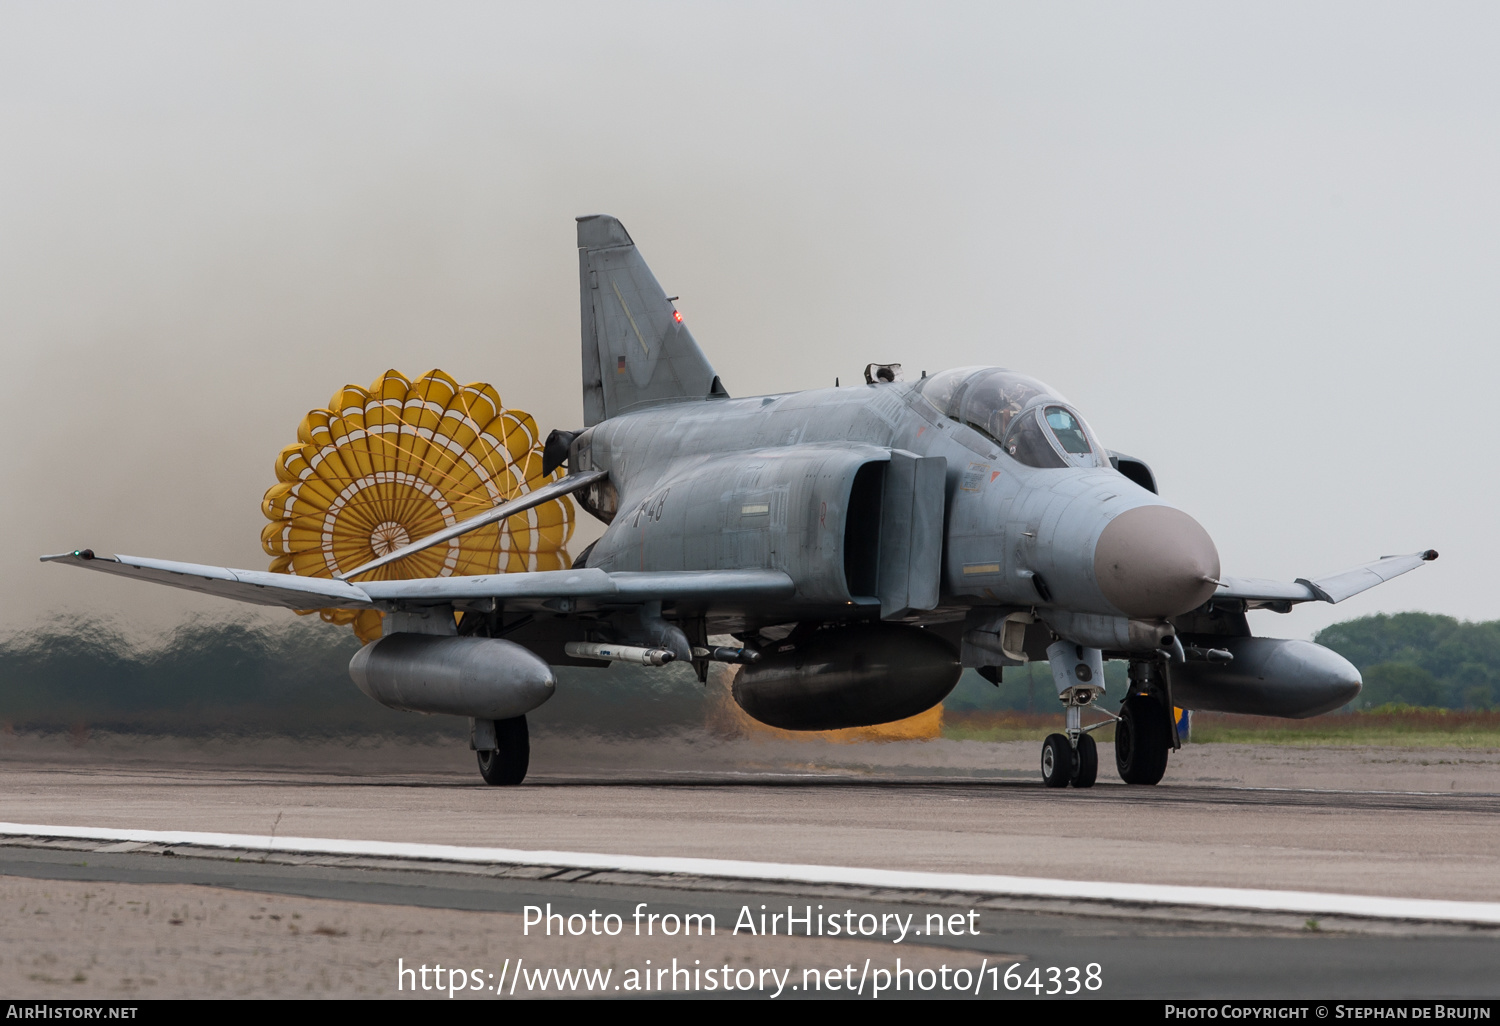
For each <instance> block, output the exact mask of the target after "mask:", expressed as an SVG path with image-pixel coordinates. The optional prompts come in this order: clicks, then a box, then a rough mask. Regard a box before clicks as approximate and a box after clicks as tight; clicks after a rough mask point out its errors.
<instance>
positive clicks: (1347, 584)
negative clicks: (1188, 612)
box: [1213, 549, 1438, 608]
mask: <svg viewBox="0 0 1500 1026" xmlns="http://www.w3.org/2000/svg"><path fill="white" fill-rule="evenodd" d="M1437 557H1438V554H1437V550H1436V549H1427V550H1426V551H1424V552H1413V553H1410V554H1408V555H1404V556H1383V557H1381V558H1380V559H1377V560H1375V561H1374V562H1373V563H1366V564H1364V565H1363V566H1357V567H1355V568H1354V569H1352V570H1344V571H1342V572H1340V573H1336V574H1329V575H1328V576H1326V577H1319V578H1317V579H1316V580H1308V579H1307V578H1304V577H1299V578H1297V580H1296V581H1294V582H1292V583H1285V582H1282V581H1263V580H1258V579H1256V578H1253V577H1226V578H1224V579H1223V581H1221V582H1220V584H1219V587H1218V590H1217V591H1215V592H1214V596H1213V597H1214V598H1216V599H1241V600H1243V601H1245V602H1248V603H1249V604H1250V606H1251V607H1252V608H1254V607H1257V606H1266V607H1276V606H1291V605H1292V604H1294V603H1297V602H1342V601H1344V600H1345V599H1346V598H1350V597H1352V596H1354V595H1358V594H1359V593H1360V592H1362V591H1368V590H1370V589H1371V588H1373V587H1375V586H1376V585H1377V584H1384V583H1385V582H1386V581H1389V580H1390V579H1391V578H1393V577H1399V576H1401V575H1402V574H1404V573H1407V572H1409V571H1412V570H1415V569H1416V568H1417V567H1419V566H1421V565H1422V564H1423V563H1430V562H1431V561H1432V560H1434V559H1437Z"/></svg>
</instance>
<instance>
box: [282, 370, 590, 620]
mask: <svg viewBox="0 0 1500 1026" xmlns="http://www.w3.org/2000/svg"><path fill="white" fill-rule="evenodd" d="M560 474H561V470H560V469H559V470H557V471H554V472H553V473H552V474H550V475H544V474H543V473H542V443H541V441H540V440H539V439H538V438H537V427H536V421H534V420H533V419H532V418H531V415H530V414H528V413H524V412H522V411H520V410H507V409H506V408H505V407H504V405H503V404H502V403H501V401H500V395H499V393H498V392H496V391H495V389H494V388H493V387H492V386H490V385H485V384H479V383H474V384H468V385H460V384H458V382H456V381H455V380H454V379H453V378H451V377H449V376H448V375H447V374H444V373H443V372H442V371H440V370H433V371H429V372H428V373H426V374H424V375H422V376H421V377H420V378H417V379H416V380H415V381H411V380H408V379H407V378H406V377H405V376H404V375H402V374H400V373H398V372H396V371H394V370H391V371H386V372H385V373H384V374H383V375H381V376H380V377H379V378H376V379H375V380H374V381H373V382H371V384H370V387H369V388H368V389H364V388H360V387H359V386H358V385H345V386H344V387H343V388H342V389H340V390H339V391H338V392H336V393H334V395H333V398H332V399H330V400H329V401H328V408H327V409H321V410H313V411H312V412H310V413H309V414H308V415H307V416H306V417H304V418H303V420H302V424H301V426H300V427H299V428H298V429H297V444H296V445H289V446H287V447H286V448H285V449H283V450H281V455H280V456H278V457H277V459H276V477H277V483H276V484H275V485H273V486H271V488H270V489H269V490H268V491H267V492H266V497H265V499H264V500H263V501H262V502H261V511H262V512H263V513H265V515H266V519H267V520H269V521H270V523H268V524H267V525H266V527H265V529H264V530H263V531H261V535H260V537H261V544H262V545H263V546H264V548H265V550H266V552H267V553H268V554H269V555H271V556H272V557H273V558H272V560H271V570H272V572H275V573H291V574H300V575H303V576H306V577H332V576H333V575H334V573H336V572H342V573H347V572H348V571H350V570H353V569H354V568H355V567H358V566H360V565H362V564H364V563H367V562H369V561H370V560H372V559H375V558H376V557H378V556H383V555H385V554H386V553H388V552H392V551H394V550H395V549H398V548H400V547H402V546H403V545H406V544H407V543H409V542H414V541H418V540H420V539H422V538H425V537H426V536H427V535H430V534H432V533H433V532H435V531H439V530H442V529H443V528H444V527H448V526H451V525H453V524H456V523H458V522H459V521H461V520H466V519H468V518H469V517H472V516H475V515H476V514H479V513H483V512H484V511H485V510H487V509H489V508H491V507H492V506H495V505H497V504H498V503H501V502H505V501H507V500H509V499H514V498H515V497H517V496H518V495H522V494H524V493H526V492H529V491H531V490H532V489H534V488H537V487H540V486H541V485H543V484H547V483H549V482H550V481H553V480H556V479H557V478H558V476H559V475H560ZM572 533H573V504H572V501H571V500H569V499H568V498H567V497H566V496H564V497H562V498H559V499H556V500H554V501H552V502H548V503H545V504H543V505H541V506H538V507H536V508H535V509H532V510H529V511H527V512H524V513H518V514H516V515H515V516H513V517H511V518H509V519H507V520H503V521H501V522H500V523H498V524H491V525H489V526H487V527H481V528H479V529H477V530H474V531H471V532H469V533H468V534H465V535H461V536H460V537H458V538H454V539H452V540H451V541H449V542H447V543H446V544H441V545H435V546H433V547H432V548H429V549H426V550H425V551H422V552H419V553H416V554H415V555H412V556H409V557H407V558H406V559H402V560H399V561H397V562H395V563H391V564H389V565H387V566H383V567H380V568H378V569H376V570H374V571H372V572H371V573H370V574H369V576H368V577H367V578H365V579H367V580H396V579H406V578H416V577H449V576H456V575H468V574H493V573H510V572H513V571H523V570H566V569H567V568H568V567H569V566H570V565H571V564H570V561H569V559H568V553H567V544H568V539H569V538H570V537H571V536H572ZM320 615H321V616H322V617H323V619H324V620H327V621H328V622H329V623H340V624H344V623H347V624H352V625H353V627H354V632H355V633H356V634H358V635H359V637H360V639H361V640H364V641H371V640H373V639H375V638H378V637H379V636H380V621H381V614H380V612H379V611H377V610H364V611H356V610H352V609H324V610H320Z"/></svg>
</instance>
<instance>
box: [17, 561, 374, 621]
mask: <svg viewBox="0 0 1500 1026" xmlns="http://www.w3.org/2000/svg"><path fill="white" fill-rule="evenodd" d="M42 562H44V563H67V564H69V565H71V566H81V567H84V568H85V569H88V570H100V571H103V572H104V573H107V574H117V575H119V576H120V577H133V578H135V579H136V580H138V581H152V582H154V583H156V584H166V585H169V586H171V587H173V588H186V589H187V590H188V591H201V592H203V593H204V594H205V595H217V596H219V597H220V598H229V599H235V600H237V601H240V602H252V603H254V604H255V605H258V606H282V607H284V608H286V609H324V608H329V607H337V608H339V609H370V608H372V607H373V606H374V603H373V602H372V601H371V600H370V596H369V595H366V594H365V593H364V591H363V590H362V589H361V588H360V587H359V586H358V585H355V584H347V583H345V582H344V581H332V580H328V579H327V578H324V577H298V576H296V575H295V574H273V573H267V572H266V571H264V570H235V569H232V568H230V567H226V566H204V565H203V564H201V563H178V562H176V561H175V560H170V559H144V558H142V557H140V556H96V555H94V553H93V551H92V550H90V549H79V550H77V551H75V552H64V553H61V554H59V555H56V556H43V557H42Z"/></svg>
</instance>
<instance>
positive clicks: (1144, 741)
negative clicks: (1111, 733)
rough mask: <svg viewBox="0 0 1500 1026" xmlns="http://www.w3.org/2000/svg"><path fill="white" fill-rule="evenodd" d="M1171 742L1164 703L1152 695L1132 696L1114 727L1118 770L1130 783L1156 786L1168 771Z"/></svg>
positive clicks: (1121, 710)
mask: <svg viewBox="0 0 1500 1026" xmlns="http://www.w3.org/2000/svg"><path fill="white" fill-rule="evenodd" d="M1171 744H1172V739H1171V736H1170V735H1169V734H1168V733H1167V717H1166V715H1165V714H1164V713H1163V712H1162V708H1161V703H1160V702H1158V701H1157V700H1156V699H1154V698H1152V697H1151V696H1150V695H1131V696H1130V697H1129V698H1127V699H1125V704H1124V705H1122V706H1121V707H1120V720H1119V722H1118V723H1116V724H1115V768H1116V769H1118V770H1119V771H1120V779H1121V780H1123V781H1125V783H1127V784H1155V783H1157V782H1159V781H1160V780H1161V778H1162V776H1163V775H1164V774H1165V773H1166V772H1167V753H1168V752H1169V751H1170V750H1171Z"/></svg>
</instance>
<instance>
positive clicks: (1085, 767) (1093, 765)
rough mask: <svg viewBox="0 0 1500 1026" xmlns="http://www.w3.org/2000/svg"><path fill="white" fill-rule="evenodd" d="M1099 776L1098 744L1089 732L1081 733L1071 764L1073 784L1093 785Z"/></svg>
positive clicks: (1075, 785) (1078, 785)
mask: <svg viewBox="0 0 1500 1026" xmlns="http://www.w3.org/2000/svg"><path fill="white" fill-rule="evenodd" d="M1098 778H1099V746H1098V745H1096V744H1094V738H1093V736H1092V735H1089V734H1081V735H1079V738H1078V748H1077V749H1076V751H1075V761H1074V764H1073V786H1074V787H1093V786H1094V781H1095V780H1097V779H1098Z"/></svg>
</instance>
